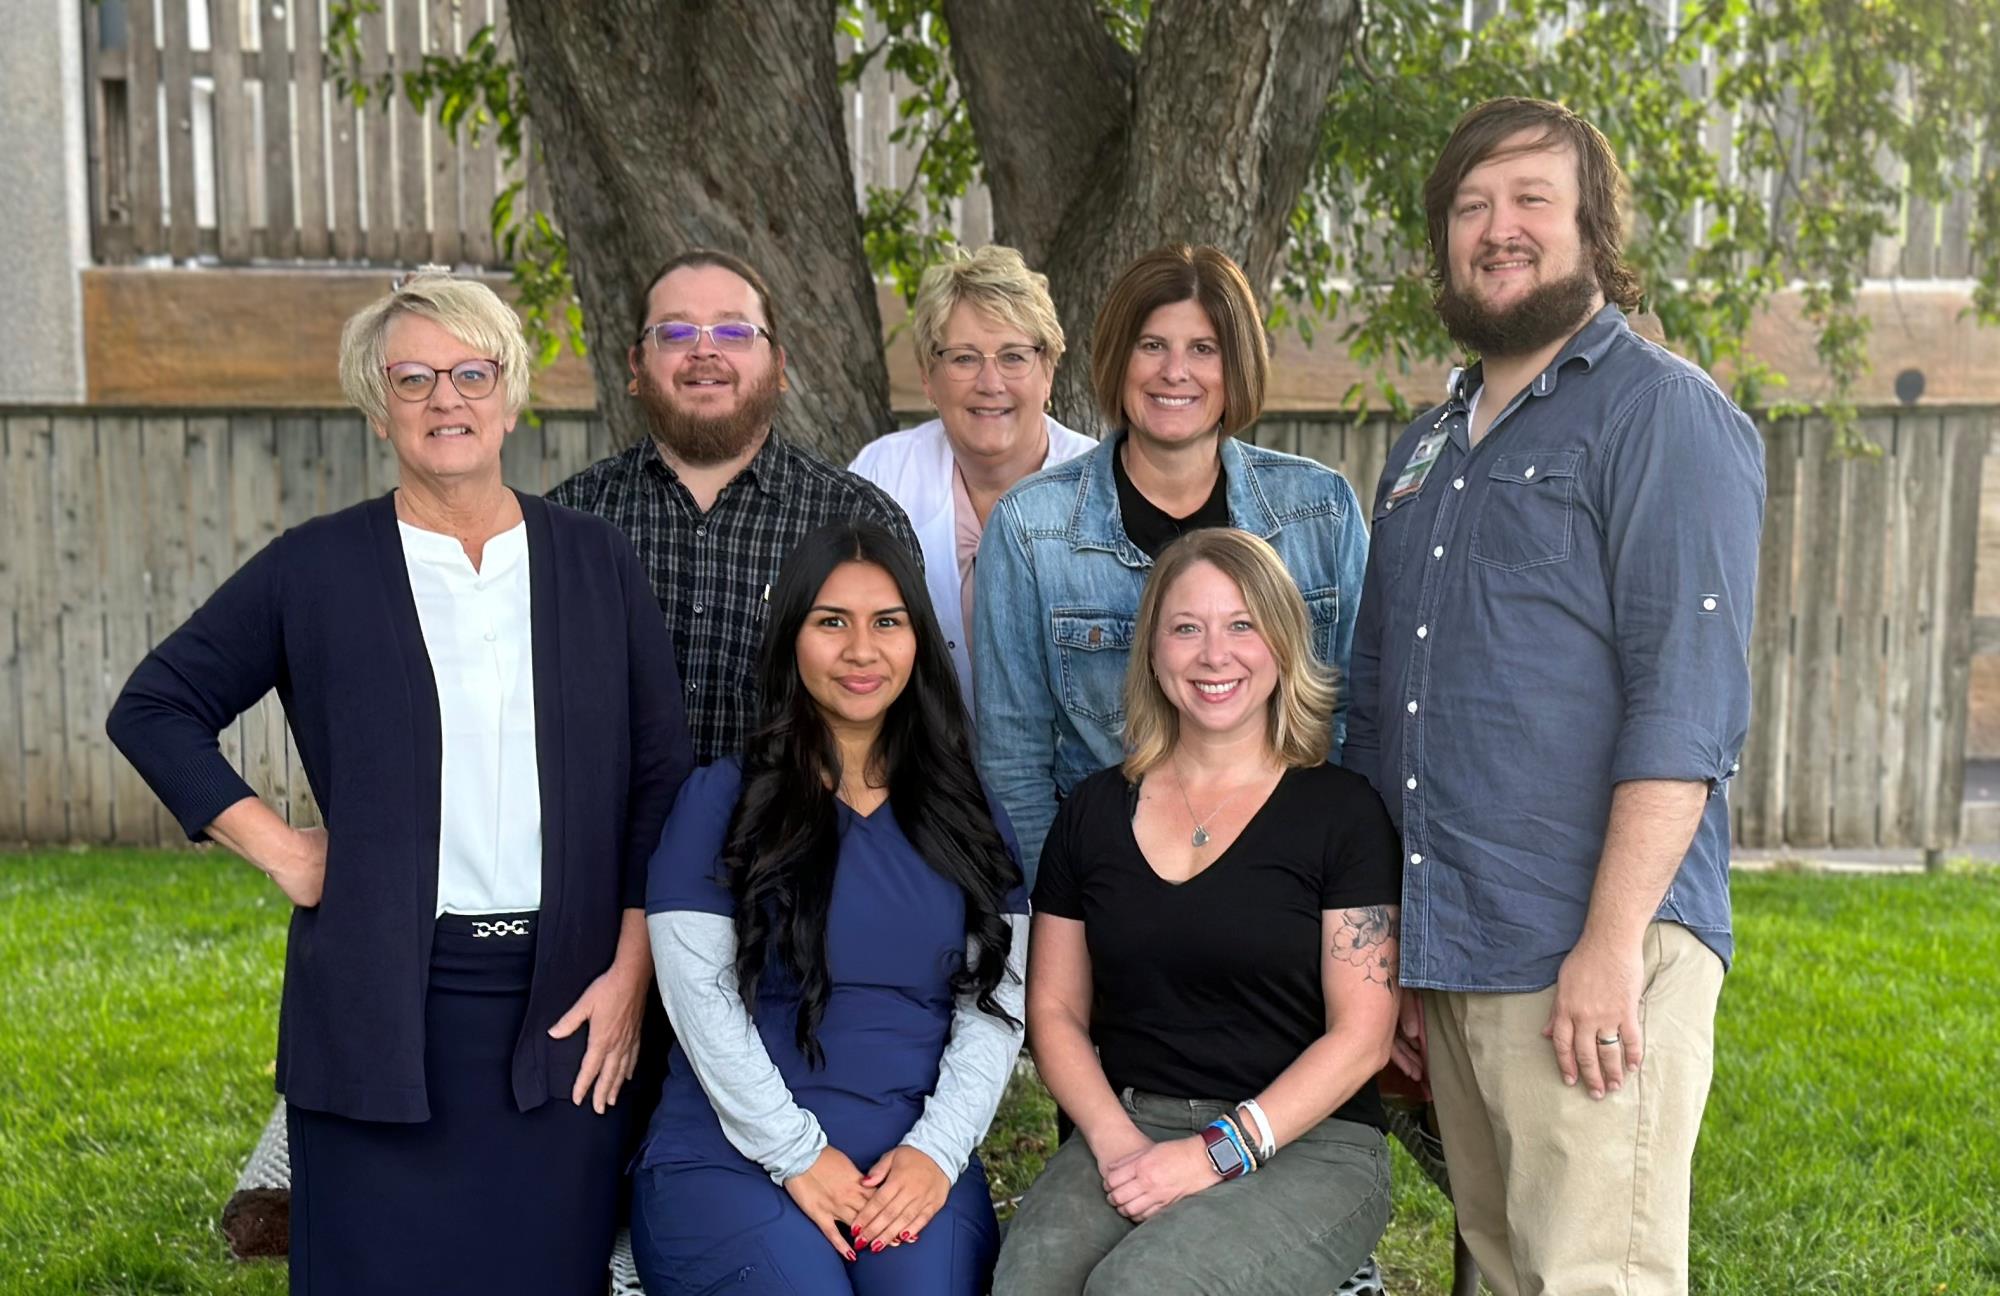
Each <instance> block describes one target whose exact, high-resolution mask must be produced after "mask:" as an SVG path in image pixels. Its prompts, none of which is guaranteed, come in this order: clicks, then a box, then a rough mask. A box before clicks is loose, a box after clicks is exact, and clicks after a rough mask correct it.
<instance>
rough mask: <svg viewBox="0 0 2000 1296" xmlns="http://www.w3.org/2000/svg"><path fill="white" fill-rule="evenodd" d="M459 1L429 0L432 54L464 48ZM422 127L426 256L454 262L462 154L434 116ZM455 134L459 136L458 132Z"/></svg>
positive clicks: (427, 34)
mask: <svg viewBox="0 0 2000 1296" xmlns="http://www.w3.org/2000/svg"><path fill="white" fill-rule="evenodd" d="M460 3H461V0H430V20H429V23H428V24H427V29H426V32H425V47H426V48H427V49H428V50H430V51H431V52H432V53H435V54H439V55H443V56H445V57H450V56H452V55H455V54H457V53H458V52H459V51H460V50H462V49H463V48H464V45H463V44H462V43H461V41H460V38H459V34H458V30H457V17H458V12H459V5H460ZM426 115H427V116H428V114H426ZM426 130H427V132H428V136H427V138H428V140H429V143H430V176H431V251H430V259H431V260H433V261H436V262H439V263H441V264H443V265H457V264H458V261H459V257H460V255H461V254H462V252H463V247H462V244H461V241H460V239H459V233H458V231H459V228H460V224H461V221H462V219H463V218H462V217H461V216H460V215H459V210H458V191H459V165H460V163H461V161H462V160H463V154H462V152H461V150H460V149H459V147H458V143H457V140H455V139H454V138H453V137H452V135H448V134H446V133H445V130H444V128H443V127H442V126H440V125H439V124H438V123H437V121H436V120H435V119H431V121H430V124H429V125H428V126H427V127H426ZM458 135H459V138H461V139H462V138H463V133H462V132H459V133H458Z"/></svg>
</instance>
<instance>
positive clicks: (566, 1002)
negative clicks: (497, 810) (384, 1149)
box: [106, 492, 693, 1121]
mask: <svg viewBox="0 0 2000 1296" xmlns="http://www.w3.org/2000/svg"><path fill="white" fill-rule="evenodd" d="M517 494H518V492H517ZM519 498H520V501H521V512H522V513H523V515H524V516H525V517H526V520H527V527H528V585H529V601H530V627H531V634H532V636H533V644H534V674H535V755H536V760H537V762H538V764H539V768H540V783H541V795H542V908H541V915H540V921H539V923H538V932H537V940H536V945H535V970H534V980H533V983H532V986H531V988H530V990H529V994H528V1009H527V1016H526V1020H525V1021H524V1022H523V1023H522V1027H521V1036H520V1038H519V1040H518V1041H516V1043H515V1046H514V1059H513V1072H512V1081H513V1093H514V1101H515V1102H516V1103H517V1104H518V1105H519V1106H520V1108H521V1110H523V1111H526V1110H528V1109H529V1108H532V1107H536V1106H538V1105H540V1104H541V1103H543V1102H545V1101H547V1100H549V1099H551V1098H561V1099H563V1100H565V1101H566V1100H567V1099H568V1097H569V1093H570V1088H571V1086H572V1085H573V1084H574V1082H575V1080H576V1074H577V1069H578V1067H579V1065H580V1064H581V1063H582V1060H583V1050H584V1045H585V1038H584V1036H585V1034H586V1032H585V1031H578V1032H577V1033H576V1034H574V1035H572V1036H570V1038H568V1039H566V1040H551V1039H550V1038H549V1037H548V1029H549V1027H551V1026H553V1025H554V1024H555V1022H556V1020H557V1019H558V1018H559V1017H561V1016H562V1014H563V1013H565V1012H567V1011H568V1010H569V1008H570V1006H571V1005H572V1004H574V1003H575V1002H576V999H577V997H578V996H579V995H581V994H582V993H583V991H584V989H585V988H586V987H587V986H588V985H589V984H590V982H591V981H592V980H593V979H594V978H596V977H597V976H598V975H599V974H600V973H602V972H603V971H604V970H605V969H606V968H607V967H609V966H610V964H611V958H612V954H613V952H614V951H615V950H616V948H617V944H618V931H619V924H620V922H621V920H622V911H623V910H624V909H627V908H632V907H637V906H641V905H643V904H644V903H645V889H646V862H647V858H648V857H649V855H650V854H651V853H652V850H653V847H654V846H655V845H656V844H657V843H658V841H659V838H660V826H661V824H662V823H663V822H664V821H665V819H666V815H667V810H668V809H669V808H670V807H671V806H672V804H673V800H674V795H675V793H676V792H677V791H679V789H680V785H681V781H682V780H683V779H684V778H686V777H687V773H688V770H689V768H690V767H691V765H692V763H693V756H692V753H691V750H690V748H689V745H688V737H687V726H686V722H685V717H684V716H683V715H682V712H681V689H680V677H679V673H678V671H677V670H676V669H675V666H674V652H673V643H672V641H671V640H670V639H669V637H668V634H667V630H666V625H665V622H664V620H663V619H662V617H661V615H660V608H659V605H658V603H657V602H656V601H655V599H654V597H653V594H652V587H651V585H650V584H649V583H648V581H647V578H646V573H645V571H644V569H642V568H641V567H640V565H639V559H638V556H637V555H636V554H635V553H634V552H633V550H632V545H631V542H630V541H628V540H626V538H625V537H624V535H623V534H622V533H621V532H619V531H618V530H617V528H615V527H613V526H611V525H610V524H609V523H607V522H604V521H602V520H600V519H598V518H595V517H591V516H589V515H587V514H583V513H578V512H574V511H572V510H570V509H566V508H562V507H561V506H559V505H554V504H550V503H547V502H546V501H544V500H541V499H539V498H537V497H535V496H532V495H520V496H519ZM273 688H275V689H276V690H277V691H278V699H279V701H280V702H282V703H283V704H284V708H285V717H286V719H287V720H289V721H290V722H291V728H292V734H293V737H294V739H295V740H296V742H297V744H298V751H299V763H300V765H302V766H303V767H304V769H305V772H306V778H307V780H308V781H309V782H310V783H311V784H312V790H313V796H314V797H315V798H317V799H318V802H319V807H320V813H321V814H322V815H323V816H324V818H325V821H326V827H327V863H326V886H325V890H324V893H323V894H322V896H321V899H320V902H319V904H318V905H317V906H316V907H314V908H311V909H294V910H293V911H292V924H291V938H290V940H289V941H288V942H287V945H286V949H285V989H284V1001H283V1006H282V1008H281V1010H280V1014H279V1018H278V1069H277V1087H278V1090H279V1092H281V1093H283V1094H284V1095H285V1096H286V1099H287V1101H289V1102H292V1103H294V1104H296V1105H297V1106H299V1107H301V1108H304V1109H307V1110H310V1111H323V1112H332V1113H335V1114H337V1115H341V1116H348V1117H352V1118H355V1119H358V1120H375V1121H421V1120H427V1119H429V1116H430V1104H429V1101H428V1098H427V1096H426V1094H425V1090H424V996H425V991H426V988H427V982H428V979H429V969H430V956H431V934H432V931H433V929H434V925H435V919H434V915H435V913H436V908H437V872H438V835H439V801H440V796H441V793H440V782H439V780H440V773H439V767H440V763H441V761H442V757H443V738H442V735H441V733H440V726H439V719H438V700H437V683H436V679H435V677H434V676H433V675H432V674H431V664H430V658H429V655H428V654H427V653H426V651H425V648H424V638H423V628H422V625H421V624H420V623H419V621H418V620H417V607H416V601H415V599H414V598H413V597H412V595H411V593H410V579H409V569H408V568H407V566H405V564H404V559H403V545H402V537H401V535H400V534H399V532H398V531H397V528H396V510H395V504H394V497H393V496H391V495H384V496H382V497H381V498H379V499H375V500H370V501H369V502H367V503H364V504H359V505H356V506H354V507H353V508H348V509H342V510H341V511H340V512H338V513H332V514H329V515H327V516H325V517H321V518H315V519H314V520H312V521H310V522H307V523H305V524H304V525H303V526H299V527H294V528H293V529H291V530H289V531H287V532H285V533H284V534H283V535H281V536H279V537H278V538H277V539H276V540H274V541H272V542H271V543H270V544H269V545H268V546H266V547H265V548H264V550H263V551H262V552H260V553H258V554H257V555H256V556H255V557H253V558H252V559H250V561H249V562H247V563H245V564H244V565H243V567H242V569H241V570H240V571H238V572H237V573H236V574H235V575H234V576H232V577H230V578H229V580H227V581H226V582H224V583H223V585H222V587H221V588H220V589H218V590H216V591H215V594H214V595H213V596H212V597H211V598H210V599H209V600H208V601H207V602H206V603H204V604H203V605H202V606H201V607H200V608H199V609H198V610H197V611H196V612H195V614H194V615H193V616H191V617H189V618H188V620H187V624H185V625H183V626H181V627H180V629H178V630H176V631H174V633H173V634H171V635H169V636H168V637H167V638H166V639H165V640H164V641H162V642H161V644H160V645H159V646H158V647H157V648H155V649H154V650H153V651H152V653H150V654H149V655H148V656H147V658H146V660H144V661H143V662H141V663H139V667H138V669H137V670H135V671H133V672H132V678H131V679H130V680H129V681H127V683H126V685H125V690H124V692H122V693H120V694H119V696H118V701H117V704H116V705H115V706H113V707H112V710H111V717H110V720H109V722H108V724H107V726H106V728H107V729H108V730H109V732H110V735H111V740H112V741H113V742H114V743H116V744H117V746H118V749H119V750H120V751H122V752H124V753H125V756H126V758H127V759H129V760H130V761H131V762H132V764H133V765H134V766H135V767H136V768H137V769H138V771H139V773H140V774H142V775H143V776H144V777H145V779H146V782H147V783H148V784H149V785H151V787H152V789H153V791H154V792H156V793H157V794H158V795H159V797H160V800H161V801H163V802H165V803H166V806H167V808H168V809H169V810H170V811H172V812H173V815H174V817H175V818H176V819H178V820H179V821H180V824H181V827H182V828H183V829H185V830H186V832H187V834H188V836H189V837H190V838H193V839H195V840H198V841H199V840H205V839H206V835H207V834H206V830H207V827H208V825H209V824H210V823H213V822H214V821H215V817H216V816H217V815H219V814H221V813H222V812H223V811H224V810H226V809H228V808H229V807H230V806H231V805H234V804H235V803H236V802H238V801H240V800H242V799H243V798H244V797H247V796H252V795H254V793H253V792H252V791H251V789H250V786H249V785H248V784H247V783H245V782H244V781H243V779H242V777H241V776H239V775H238V774H237V773H236V771H235V770H234V769H232V768H230V766H229V763H228V762H227V761H226V760H224V759H223V757H222V753H221V751H220V750H219V749H218V747H217V744H216V735H217V733H218V732H220V731H221V730H222V729H223V728H225V727H227V726H228V725H229V723H230V722H231V721H233V720H234V719H235V718H236V717H237V716H238V715H239V714H241V713H242V712H243V711H244V710H246V709H247V708H249V707H250V706H252V705H253V704H254V703H255V702H256V701H257V699H259V698H261V697H262V696H264V694H265V693H266V692H268V691H269V690H271V689H273Z"/></svg>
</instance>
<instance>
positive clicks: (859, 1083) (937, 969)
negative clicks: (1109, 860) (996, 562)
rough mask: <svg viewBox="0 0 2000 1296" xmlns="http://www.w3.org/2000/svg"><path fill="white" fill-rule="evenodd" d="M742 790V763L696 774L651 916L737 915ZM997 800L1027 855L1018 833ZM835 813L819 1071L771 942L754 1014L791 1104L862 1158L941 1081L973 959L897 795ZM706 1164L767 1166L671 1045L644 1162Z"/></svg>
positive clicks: (1015, 898) (658, 878)
mask: <svg viewBox="0 0 2000 1296" xmlns="http://www.w3.org/2000/svg"><path fill="white" fill-rule="evenodd" d="M742 784H743V774H742V769H741V767H740V765H739V764H738V763H737V761H735V760H734V759H730V760H724V761H718V762H717V763H715V764H713V765H708V766H704V767H703V768H701V769H699V770H696V771H695V772H694V773H693V774H692V775H691V776H689V778H688V780H687V783H686V785H685V786H683V787H682V789H681V793H680V799H679V800H678V801H676V802H675V803H674V810H673V814H672V815H671V816H670V817H669V818H668V820H667V825H666V830H665V832H664V833H663V834H662V835H661V838H660V845H659V849H658V850H656V851H655V852H654V853H653V860H652V864H651V867H650V874H649V878H648V883H647V890H646V912H647V913H648V914H655V913H672V912H690V911H691V912H695V913H707V914H718V915H722V916H724V917H732V916H734V914H735V909H736V906H735V901H734V898H733V897H732V896H731V894H730V891H729V885H728V882H727V880H726V879H725V878H724V876H723V869H722V848H723V845H724V841H725V839H726V836H727V834H728V831H729V821H730V818H731V816H732V815H733V814H734V812H735V809H736V802H737V798H738V797H739V795H740V794H741V791H742ZM988 804H989V806H992V810H993V816H994V821H995V823H996V824H997V825H998V827H999V829H1000V835H1001V838H1002V840H1004V841H1005V842H1006V844H1007V849H1008V853H1009V854H1010V855H1012V856H1014V858H1015V859H1016V860H1017V861H1018V859H1019V848H1018V847H1017V846H1016V844H1015V841H1014V835H1013V831H1012V829H1011V828H1010V827H1009V826H1008V824H1007V821H1006V818H1005V816H1004V814H1003V813H1002V812H1001V811H1000V810H999V807H998V806H997V805H993V804H992V802H991V800H990V798H989V801H988ZM839 815H840V826H839V833H840V856H839V859H838V860H837V861H836V862H835V865H834V869H835V871H834V879H833V899H832V903H831V906H830V908H829V910H828V913H827V930H826V960H827V974H828V978H829V981H830V983H831V984H830V986H829V989H828V995H827V1003H826V1012H825V1015H824V1016H823V1017H822V1018H821V1019H820V1025H819V1030H818V1033H817V1038H818V1041H819V1046H820V1048H821V1050H822V1051H823V1052H824V1053H825V1055H826V1057H825V1063H824V1065H823V1066H821V1067H820V1068H819V1069H817V1070H815V1069H813V1068H812V1067H810V1066H809V1065H808V1064H807V1062H806V1059H805V1055H804V1054H803V1053H802V1052H801V1051H800V1050H799V1048H798V1046H797V1044H796V1042H795V1035H796V1029H797V1021H798V1004H799V1000H798V989H797V984H796V982H795V981H794V980H793V978H792V977H791V975H790V974H789V972H787V971H786V970H785V969H784V968H783V967H782V966H781V965H780V963H779V961H778V959H777V956H776V950H775V948H774V949H773V951H772V961H771V963H770V965H769V967H768V968H767V970H766V972H765V974H764V976H763V978H762V979H761V980H760V982H759V984H758V992H757V1006H756V1009H755V1010H754V1012H753V1014H752V1016H753V1019H754V1020H755V1022H756V1025H757V1033H758V1035H759V1036H760V1037H761V1038H762V1040H763V1042H764V1048H765V1050H766V1051H767V1052H768V1053H769V1054H770V1055H771V1061H772V1062H773V1063H774V1064H775V1065H776V1066H777V1068H778V1071H779V1073H780V1074H781V1075H782V1076H783V1077H784V1081H785V1084H786V1086H787V1087H788V1088H790V1090H791V1092H792V1097H793V1099H794V1100H795V1101H796V1102H798V1104H799V1105H800V1106H802V1107H804V1108H805V1109H806V1110H807V1111H810V1112H811V1113H812V1114H813V1115H814V1116H815V1117H816V1118H818V1120H819V1122H820V1125H821V1127H822V1128H823V1129H824V1130H825V1131H826V1135H827V1138H828V1139H829V1140H830V1141H831V1142H832V1143H833V1145H834V1146H836V1147H838V1148H840V1150H841V1151H843V1152H845V1153H846V1154H847V1155H848V1156H849V1157H850V1158H851V1159H853V1160H854V1161H855V1162H856V1163H857V1164H861V1165H867V1164H869V1163H871V1162H872V1161H873V1160H874V1159H875V1158H877V1157H879V1156H880V1155H881V1154H882V1153H884V1152H886V1151H888V1150H889V1149H890V1148H892V1147H894V1146H895V1145H896V1144H897V1143H898V1142H900V1141H901V1140H902V1138H903V1136H904V1135H905V1134H907V1133H909V1131H910V1127H911V1126H913V1125H914V1124H916V1121H917V1118H918V1117H919V1116H921V1115H922V1114H923V1104H924V1100H925V1099H926V1098H928V1097H929V1096H930V1094H931V1092H932V1091H933V1090H934V1089H935V1088H936V1087H937V1079H938V1064H939V1060H940V1059H941V1058H942V1057H943V1055H944V1047H945V1043H946V1041H947V1040H948V1038H949V1036H950V1033H951V1016H952V1011H953V1008H954V1007H955V1002H954V999H953V996H952V991H951V978H952V976H953V974H954V973H956V972H957V971H958V970H959V969H960V968H961V967H962V966H963V965H964V962H965V937H966V929H965V895H964V893H963V892H961V891H960V890H959V889H958V887H957V885H955V884H954V883H952V882H950V881H948V880H946V879H945V878H944V877H942V876H941V875H940V874H938V872H937V871H936V870H934V869H933V868H931V866H930V865H929V864H928V863H926V862H925V860H924V859H923V857H922V856H920V855H919V854H918V853H917V850H916V847H915V846H913V845H912V844H911V843H910V840H909V838H908V837H906V836H904V835H903V829H902V825H900V824H899V823H897V822H896V816H895V813H894V809H893V808H892V807H891V806H890V804H889V803H888V802H884V803H883V804H882V805H881V806H880V807H879V808H878V809H877V810H876V811H875V812H874V813H873V814H870V815H860V814H856V813H855V812H854V811H853V810H852V809H851V808H850V807H848V806H847V805H846V803H844V802H842V803H840V806H839ZM1005 908H1006V910H1007V912H1009V913H1026V912H1027V911H1028V905H1027V897H1026V895H1025V893H1024V892H1022V891H1021V890H1020V889H1019V888H1016V889H1015V890H1014V891H1012V892H1010V893H1009V895H1008V896H1007V899H1006V902H1005ZM704 1163H705V1164H711V1165H723V1166H739V1167H744V1168H750V1169H754V1170H755V1171H756V1173H759V1174H762V1173H763V1170H762V1168H761V1167H753V1166H751V1163H750V1162H749V1161H748V1160H747V1159H746V1158H744V1156H743V1155H742V1154H741V1153H739V1152H738V1151H737V1150H736V1149H735V1148H734V1147H733V1146H732V1145H731V1144H730V1143H729V1140H728V1138H727V1137H726V1136H725V1135H724V1134H723V1132H722V1125H721V1122H720V1121H719V1120H718V1119H717V1118H716V1115H715V1110H714V1108H713V1107H711V1106H710V1105H709V1102H708V1097H707V1095H706V1094H704V1093H703V1092H702V1088H701V1083H700V1081H699V1080H697V1079H696V1078H695V1075H694V1069H693V1067H692V1066H690V1065H689V1063H688V1060H687V1055H686V1054H685V1053H684V1052H683V1051H682V1049H681V1046H680V1045H679V1043H676V1044H675V1045H674V1049H673V1053H672V1055H671V1057H670V1059H669V1062H668V1072H667V1082H666V1087H665V1090H664V1092H663V1093H662V1095H661V1098H660V1105H659V1108H658V1109H657V1110H656V1111H655V1112H654V1115H653V1122H652V1125H651V1127H650V1129H649V1130H648V1132H647V1135H646V1142H645V1146H644V1148H643V1149H642V1150H641V1152H640V1157H639V1164H641V1165H642V1166H654V1165H664V1164H676V1165H687V1164H704Z"/></svg>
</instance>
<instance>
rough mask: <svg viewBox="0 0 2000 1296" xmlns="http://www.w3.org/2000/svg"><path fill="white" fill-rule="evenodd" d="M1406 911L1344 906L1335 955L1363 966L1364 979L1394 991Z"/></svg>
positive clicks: (1380, 907) (1335, 934)
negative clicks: (1398, 951)
mask: <svg viewBox="0 0 2000 1296" xmlns="http://www.w3.org/2000/svg"><path fill="white" fill-rule="evenodd" d="M1402 934H1403V911H1402V909H1401V907H1400V906H1397V905H1369V906H1368V907H1367V908H1365V909H1342V910H1341V911H1340V926H1339V927H1338V928H1336V929H1335V930H1334V933H1333V949H1332V954H1333V957H1335V958H1337V959H1339V960H1340V961H1341V962H1342V963H1345V964H1348V965H1349V966H1350V967H1356V968H1359V969H1361V979H1362V980H1364V981H1367V982H1369V983H1371V984H1374V985H1379V986H1381V987H1383V988H1384V989H1386V990H1389V991H1391V992H1392V993H1393V992H1394V991H1395V989H1396V946H1397V942H1398V941H1399V940H1401V939H1402Z"/></svg>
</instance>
